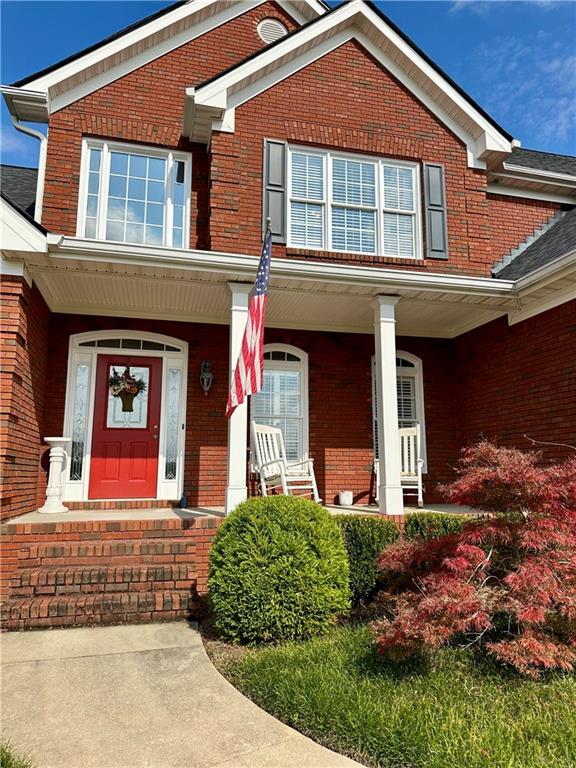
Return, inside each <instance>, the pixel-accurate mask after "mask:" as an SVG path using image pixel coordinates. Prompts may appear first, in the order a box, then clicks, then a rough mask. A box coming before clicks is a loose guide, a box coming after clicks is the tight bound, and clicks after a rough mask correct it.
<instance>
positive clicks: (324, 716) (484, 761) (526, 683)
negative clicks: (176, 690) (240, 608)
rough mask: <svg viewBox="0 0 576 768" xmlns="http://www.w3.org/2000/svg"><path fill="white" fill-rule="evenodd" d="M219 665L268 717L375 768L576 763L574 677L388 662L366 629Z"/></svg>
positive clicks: (448, 659)
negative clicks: (536, 678) (526, 676)
mask: <svg viewBox="0 0 576 768" xmlns="http://www.w3.org/2000/svg"><path fill="white" fill-rule="evenodd" d="M216 663H217V664H218V665H219V666H220V667H221V669H222V670H223V671H224V673H225V674H226V675H227V676H228V677H229V678H230V680H231V681H232V682H233V683H234V684H235V685H236V686H237V687H238V688H239V689H240V690H242V691H243V692H244V693H245V694H246V695H247V696H249V697H250V698H252V699H253V700H254V701H255V702H257V703H258V704H259V705H260V706H261V707H263V708H264V709H266V710H268V712H271V713H272V714H273V715H275V716H276V717H278V718H279V719H280V720H283V721H284V722H285V723H288V724H289V725H291V726H293V727H295V728H297V729H298V730H299V731H302V732H303V733H306V734H307V735H309V736H311V737H312V738H314V739H316V741H318V742H320V743H322V744H325V745H327V746H330V747H332V748H333V749H335V750H337V751H339V752H342V753H344V754H348V755H349V756H351V757H353V758H355V759H357V760H359V761H360V762H363V763H365V764H366V765H369V766H379V767H380V768H574V767H575V766H576V678H575V677H573V676H570V677H568V676H564V677H561V676H555V677H551V678H549V679H547V680H546V681H545V682H533V681H530V680H525V679H521V678H519V677H518V676H517V675H515V674H513V673H506V672H502V671H500V670H498V669H497V668H495V667H494V666H492V664H491V663H490V662H487V661H484V662H482V661H479V660H478V657H476V656H475V655H474V654H473V653H472V652H471V651H456V650H445V651H443V652H441V653H439V654H437V655H436V656H435V657H434V658H433V659H432V660H431V661H429V662H428V663H426V664H425V663H423V662H421V663H419V664H418V663H411V664H406V663H405V664H402V665H400V664H391V663H387V662H384V661H382V660H381V659H380V658H379V657H378V656H377V655H375V654H374V652H373V650H372V645H371V640H370V633H369V630H368V629H367V628H366V627H365V626H361V627H352V628H350V627H345V628H340V629H337V630H335V631H334V632H333V634H332V635H331V636H330V637H328V638H324V639H320V640H314V641H310V642H307V643H303V644H300V645H285V646H281V647H276V648H263V649H258V650H254V651H249V652H248V653H246V654H243V655H232V656H231V657H230V658H228V660H227V661H224V660H223V658H222V657H221V656H220V657H219V658H218V659H217V661H216Z"/></svg>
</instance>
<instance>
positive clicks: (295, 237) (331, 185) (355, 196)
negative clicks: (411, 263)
mask: <svg viewBox="0 0 576 768" xmlns="http://www.w3.org/2000/svg"><path fill="white" fill-rule="evenodd" d="M288 155H289V158H288V174H289V195H288V209H289V210H288V222H289V232H288V243H289V245H291V246H294V247H300V248H316V249H319V250H320V249H321V250H331V251H341V252H347V253H366V254H375V255H383V256H389V257H394V258H406V259H411V258H421V256H422V243H421V240H422V238H421V232H420V230H421V227H420V211H419V208H418V200H419V192H418V189H419V172H418V166H417V165H416V164H414V163H406V162H402V161H391V160H383V159H377V158H368V157H362V156H351V155H344V154H341V153H336V152H319V151H317V150H307V149H304V148H296V147H290V148H289V152H288Z"/></svg>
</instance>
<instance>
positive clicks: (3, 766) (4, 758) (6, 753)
mask: <svg viewBox="0 0 576 768" xmlns="http://www.w3.org/2000/svg"><path fill="white" fill-rule="evenodd" d="M0 768H33V766H32V763H31V762H30V761H29V760H26V759H25V758H23V757H19V756H18V755H17V754H16V753H15V752H14V750H13V749H12V745H11V744H10V743H9V742H7V741H0Z"/></svg>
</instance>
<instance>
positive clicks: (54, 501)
mask: <svg viewBox="0 0 576 768" xmlns="http://www.w3.org/2000/svg"><path fill="white" fill-rule="evenodd" d="M44 442H45V443H48V445H49V446H50V468H49V470H48V487H47V488H46V501H45V502H44V506H42V507H40V509H39V510H38V512H42V513H45V514H50V513H58V512H68V507H65V506H64V504H62V470H63V468H64V461H65V459H66V449H65V446H66V444H67V443H69V442H71V440H70V438H69V437H45V438H44Z"/></svg>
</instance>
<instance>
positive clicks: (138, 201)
mask: <svg viewBox="0 0 576 768" xmlns="http://www.w3.org/2000/svg"><path fill="white" fill-rule="evenodd" d="M190 187H191V181H190V155H186V154H184V153H181V152H171V151H167V150H161V149H154V148H149V147H136V146H133V145H128V144H116V143H112V142H106V141H97V140H95V139H94V140H92V139H90V140H85V141H84V148H83V164H82V174H81V188H80V201H79V215H78V235H79V236H80V237H89V238H94V239H97V240H113V241H116V242H120V243H138V244H146V245H162V246H169V247H173V248H187V247H188V239H189V221H190Z"/></svg>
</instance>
